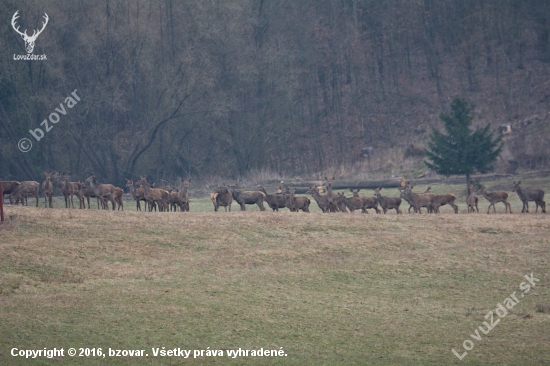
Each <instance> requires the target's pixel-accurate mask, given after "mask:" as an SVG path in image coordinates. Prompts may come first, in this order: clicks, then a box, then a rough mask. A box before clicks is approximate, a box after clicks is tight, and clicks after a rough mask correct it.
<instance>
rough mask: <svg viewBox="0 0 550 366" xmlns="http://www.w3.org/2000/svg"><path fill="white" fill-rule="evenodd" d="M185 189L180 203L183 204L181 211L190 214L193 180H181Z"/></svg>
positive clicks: (181, 193)
mask: <svg viewBox="0 0 550 366" xmlns="http://www.w3.org/2000/svg"><path fill="white" fill-rule="evenodd" d="M181 183H182V186H183V189H182V190H181V191H180V202H181V206H180V208H181V210H182V211H184V212H189V185H190V184H191V179H189V180H184V179H182V180H181Z"/></svg>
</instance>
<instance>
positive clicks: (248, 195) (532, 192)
mask: <svg viewBox="0 0 550 366" xmlns="http://www.w3.org/2000/svg"><path fill="white" fill-rule="evenodd" d="M44 175H45V177H46V180H45V181H44V182H43V183H42V192H43V194H44V201H45V203H44V204H45V206H46V207H50V208H51V207H53V205H52V198H53V192H54V184H53V182H52V180H53V179H57V180H58V182H59V187H60V189H61V192H62V193H63V196H64V197H65V207H66V208H69V207H72V208H74V202H73V197H74V196H76V197H77V198H78V200H79V202H80V208H86V205H85V202H84V199H85V198H86V199H87V202H88V208H90V198H96V199H97V205H98V208H99V205H100V203H101V207H102V208H103V209H108V203H109V202H111V205H112V209H113V210H115V206H117V207H118V209H119V210H120V209H123V210H124V204H123V201H122V195H123V194H124V190H123V189H122V188H119V187H115V186H114V185H112V184H99V183H98V182H97V180H96V177H95V176H94V174H93V173H92V174H91V175H90V176H89V177H88V178H87V179H86V180H85V181H84V182H82V181H78V182H69V179H70V177H71V174H70V173H64V174H63V179H62V178H61V174H60V173H59V172H57V171H52V172H49V173H47V172H44ZM325 180H326V182H325V183H323V184H322V185H320V186H313V187H311V188H310V189H309V190H308V191H307V192H306V194H309V195H311V196H312V197H313V199H314V200H315V201H316V202H317V205H318V206H319V208H320V209H321V210H322V211H323V212H348V211H349V212H353V211H355V210H361V212H362V213H367V209H374V210H375V211H376V213H380V212H381V211H380V209H379V208H378V207H379V206H380V208H381V209H382V211H383V212H384V214H385V213H386V212H387V211H388V210H395V211H396V213H397V214H401V213H402V212H401V210H400V208H399V207H400V205H401V201H402V200H405V201H407V202H408V203H409V210H408V212H409V213H410V212H411V208H412V209H414V212H415V213H421V210H422V208H426V210H427V212H428V213H439V208H440V207H441V206H444V205H449V206H451V207H452V208H453V210H454V212H455V213H458V206H457V205H456V204H455V200H456V196H455V195H454V194H434V193H431V192H430V188H431V187H428V189H427V190H426V191H425V192H423V193H415V192H413V188H414V187H413V186H411V185H410V184H409V183H406V185H405V187H401V188H398V189H399V191H400V196H399V197H387V196H382V195H381V193H380V192H381V190H382V188H378V189H375V190H374V196H372V197H360V196H359V191H360V189H355V190H354V189H350V191H351V193H352V194H353V197H346V196H345V195H344V194H343V193H336V194H335V193H333V191H332V182H333V180H334V177H333V178H332V179H328V178H326V177H325ZM190 182H191V180H183V179H182V187H183V188H182V189H177V188H171V187H169V186H167V187H165V188H166V189H161V188H154V184H153V185H151V184H149V183H148V182H147V179H146V177H143V176H141V177H140V179H139V180H138V181H136V182H135V185H136V186H138V187H139V188H137V187H136V186H135V185H134V182H133V181H132V180H129V179H127V180H126V187H128V188H129V190H130V193H131V194H132V197H133V198H134V200H135V201H136V210H141V205H140V202H141V201H143V202H145V203H146V209H148V210H149V211H152V210H155V211H156V210H157V208H158V211H176V210H177V208H178V207H179V209H180V211H189V184H190ZM86 183H88V184H89V185H88V186H87V185H86ZM520 184H521V181H520V182H517V183H516V182H514V187H513V189H512V192H516V193H517V195H518V196H519V198H520V200H521V201H522V202H523V209H522V211H521V212H529V201H534V202H535V204H536V209H535V212H538V209H539V206H540V208H541V211H542V212H543V213H546V203H545V202H544V191H543V190H541V189H537V188H522V187H521V186H520ZM2 189H3V194H8V195H9V200H10V203H12V204H14V203H15V204H18V203H19V202H21V203H22V204H26V203H27V197H28V195H29V194H30V195H32V196H33V197H35V198H36V206H37V207H38V193H39V189H40V184H39V183H38V182H35V181H26V182H17V181H4V182H2ZM322 190H326V192H327V193H326V194H325V195H322V194H321V191H322ZM479 193H480V194H481V195H482V196H483V197H484V198H485V199H487V200H488V201H489V202H490V204H489V207H488V208H487V213H489V212H490V209H491V206H492V207H493V212H495V213H496V209H495V203H499V202H502V203H504V205H505V208H506V211H505V212H506V213H507V212H508V211H510V213H512V207H511V206H510V203H508V201H507V199H508V193H506V192H492V193H488V192H486V191H485V188H481V189H480V190H479ZM210 198H211V199H212V203H213V205H214V211H218V210H219V208H220V207H224V208H225V211H227V210H229V211H231V204H232V203H233V201H235V202H237V203H238V204H239V206H240V209H241V210H242V211H245V210H246V205H257V206H258V207H259V209H260V210H261V211H265V207H264V202H266V203H267V204H268V205H269V207H270V208H271V209H272V210H273V211H279V209H280V208H288V209H289V210H290V211H292V212H298V211H300V210H301V211H303V212H309V205H310V204H311V201H310V200H309V198H307V197H303V196H296V195H295V189H289V188H288V187H287V188H286V189H284V190H283V188H282V187H280V188H279V190H278V191H277V192H276V193H274V194H268V193H267V192H266V190H265V188H264V187H262V186H260V188H259V189H258V190H250V191H245V190H239V189H236V188H235V187H230V186H227V185H225V183H224V184H223V185H222V186H221V187H218V188H217V189H216V190H215V191H214V192H213V193H212V194H211V196H210ZM478 201H479V198H478V197H477V196H476V191H475V189H474V187H473V185H470V187H468V196H467V198H466V204H467V206H468V213H471V212H478V213H479V209H478Z"/></svg>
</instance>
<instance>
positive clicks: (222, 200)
mask: <svg viewBox="0 0 550 366" xmlns="http://www.w3.org/2000/svg"><path fill="white" fill-rule="evenodd" d="M210 198H211V199H212V203H213V204H214V211H216V212H218V210H219V208H220V206H223V207H224V208H225V212H227V209H228V208H229V212H231V203H233V196H232V195H231V193H229V190H228V189H227V186H226V185H225V183H224V184H223V186H221V187H218V189H217V190H216V191H215V192H214V193H212V194H211V195H210Z"/></svg>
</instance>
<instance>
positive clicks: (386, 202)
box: [374, 187, 403, 214]
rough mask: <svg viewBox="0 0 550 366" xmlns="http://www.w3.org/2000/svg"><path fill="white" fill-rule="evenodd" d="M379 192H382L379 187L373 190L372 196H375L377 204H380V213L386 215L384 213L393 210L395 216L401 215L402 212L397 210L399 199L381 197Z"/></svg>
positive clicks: (399, 203)
mask: <svg viewBox="0 0 550 366" xmlns="http://www.w3.org/2000/svg"><path fill="white" fill-rule="evenodd" d="M381 190H382V188H381V187H379V188H378V189H375V190H374V195H375V196H376V198H378V203H380V207H382V211H383V212H384V214H385V213H386V211H388V210H393V209H395V212H396V213H397V214H402V213H403V212H401V210H400V209H399V206H400V205H401V198H399V197H383V196H382V195H381V194H380V191H381Z"/></svg>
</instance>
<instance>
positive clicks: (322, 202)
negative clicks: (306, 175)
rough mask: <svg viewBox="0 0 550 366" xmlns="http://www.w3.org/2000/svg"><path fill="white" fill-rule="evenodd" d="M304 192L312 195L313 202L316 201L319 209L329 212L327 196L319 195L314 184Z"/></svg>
mask: <svg viewBox="0 0 550 366" xmlns="http://www.w3.org/2000/svg"><path fill="white" fill-rule="evenodd" d="M306 194H309V195H311V196H312V197H313V199H314V200H315V202H317V206H319V208H320V209H321V211H323V212H329V203H328V198H327V196H321V195H320V194H319V188H318V187H316V186H313V187H311V188H310V189H308V190H307V192H306Z"/></svg>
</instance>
